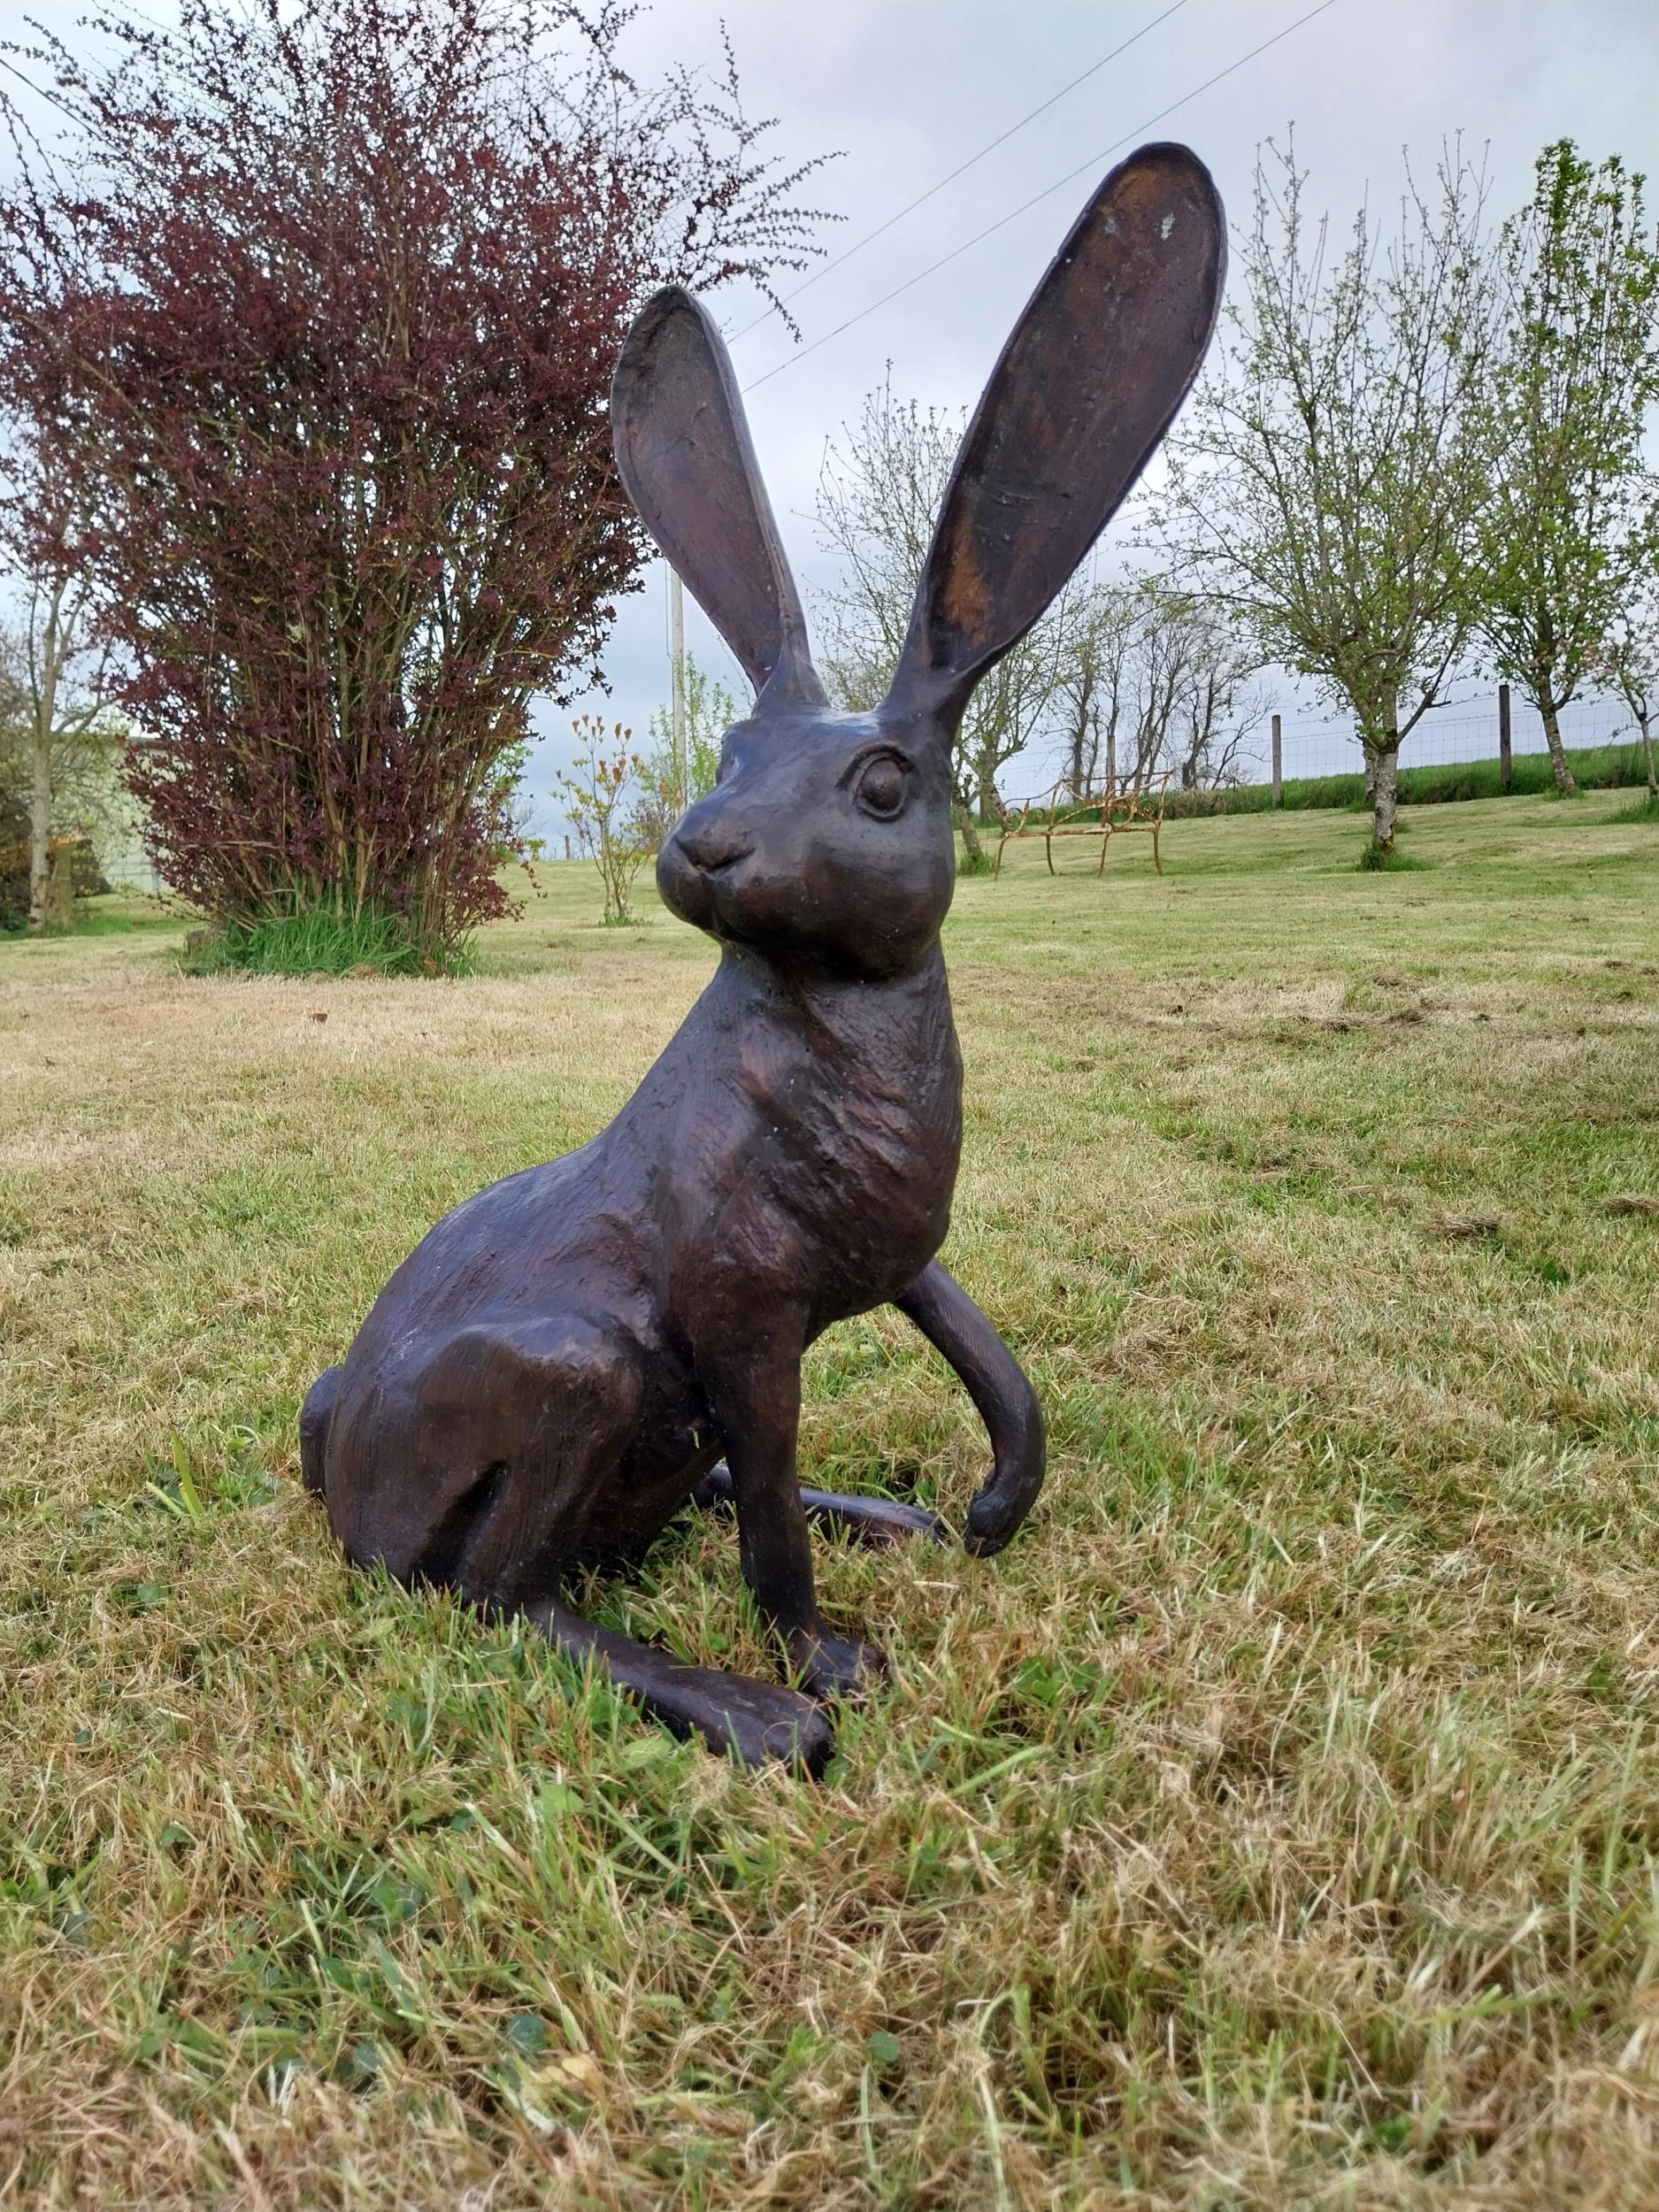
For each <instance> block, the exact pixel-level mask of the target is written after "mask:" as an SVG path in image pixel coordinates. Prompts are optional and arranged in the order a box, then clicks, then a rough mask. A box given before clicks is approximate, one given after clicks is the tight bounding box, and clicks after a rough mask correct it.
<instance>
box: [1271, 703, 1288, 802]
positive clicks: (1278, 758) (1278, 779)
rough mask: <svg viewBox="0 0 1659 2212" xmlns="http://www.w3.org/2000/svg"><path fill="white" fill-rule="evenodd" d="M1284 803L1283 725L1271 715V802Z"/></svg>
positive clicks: (1277, 718) (1277, 717)
mask: <svg viewBox="0 0 1659 2212" xmlns="http://www.w3.org/2000/svg"><path fill="white" fill-rule="evenodd" d="M1284 803H1285V725H1284V723H1283V721H1282V720H1281V719H1280V718H1279V716H1278V715H1275V716H1274V717H1273V804H1274V805H1275V806H1283V805H1284Z"/></svg>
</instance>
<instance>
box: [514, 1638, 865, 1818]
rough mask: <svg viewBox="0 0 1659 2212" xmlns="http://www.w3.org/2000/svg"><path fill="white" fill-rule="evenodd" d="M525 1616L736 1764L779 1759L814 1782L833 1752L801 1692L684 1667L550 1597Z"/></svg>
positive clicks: (827, 1730) (827, 1731)
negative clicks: (572, 1610) (597, 1625)
mask: <svg viewBox="0 0 1659 2212" xmlns="http://www.w3.org/2000/svg"><path fill="white" fill-rule="evenodd" d="M524 1617H525V1618H526V1620H527V1621H529V1622H530V1623H531V1624H532V1625H533V1626H534V1627H536V1628H538V1629H540V1630H541V1633H542V1634H543V1635H544V1636H545V1637H547V1639H548V1640H549V1642H550V1643H552V1644H554V1645H555V1646H556V1647H557V1648H558V1649H559V1650H560V1651H562V1652H563V1653H564V1654H565V1656H566V1657H567V1658H570V1659H574V1660H576V1661H577V1662H579V1663H582V1662H587V1661H589V1660H591V1661H592V1662H593V1663H595V1665H596V1666H599V1667H601V1668H603V1671H604V1672H605V1673H606V1674H608V1675H609V1676H610V1678H611V1681H612V1682H614V1683H615V1684H616V1686H617V1687H618V1689H619V1690H621V1691H623V1692H624V1693H625V1694H626V1695H627V1696H629V1697H631V1698H633V1699H634V1701H635V1702H636V1703H638V1704H640V1705H641V1706H643V1708H644V1709H645V1710H646V1711H647V1712H648V1713H650V1714H652V1715H653V1716H654V1717H656V1718H657V1719H658V1720H660V1721H662V1722H663V1723H664V1724H665V1725H666V1726H667V1727H669V1728H670V1729H672V1731H673V1732H674V1734H675V1735H677V1736H689V1735H693V1734H695V1735H699V1736H701V1737H702V1738H703V1740H704V1741H705V1742H706V1743H707V1744H708V1745H709V1746H710V1749H712V1750H715V1751H722V1752H724V1753H725V1754H726V1756H727V1757H728V1758H732V1759H735V1760H736V1761H737V1763H739V1765H741V1766H746V1767H758V1766H765V1765H768V1764H770V1763H772V1762H773V1761H775V1760H781V1761H782V1762H783V1763H785V1764H786V1765H788V1766H793V1767H797V1768H799V1769H801V1770H803V1771H804V1772H805V1773H807V1774H810V1775H812V1776H814V1777H817V1776H818V1775H820V1774H822V1773H823V1771H824V1770H825V1768H826V1766H827V1765H828V1764H829V1762H830V1759H831V1757H832V1755H833V1753H834V1749H835V1737H834V1732H833V1730H832V1729H831V1727H830V1724H829V1723H828V1721H826V1719H825V1717H824V1716H823V1714H822V1713H820V1712H819V1710H818V1707H817V1706H816V1705H815V1704H814V1703H813V1702H812V1700H811V1699H810V1697H807V1696H803V1694H802V1693H801V1692H800V1691H798V1690H785V1689H780V1688H778V1687H777V1686H775V1685H773V1684H772V1683H770V1682H756V1681H753V1680H751V1679H750V1678H749V1676H747V1675H741V1674H719V1673H717V1672H716V1671H715V1670H714V1669H713V1668H711V1667H687V1666H684V1665H682V1664H681V1663H680V1661H679V1660H677V1659H671V1658H670V1657H669V1655H667V1653H666V1652H662V1651H653V1650H652V1649H651V1647H650V1646H649V1644H639V1643H635V1642H634V1639H633V1638H632V1637H631V1636H623V1635H619V1634H618V1632H616V1631H615V1630H614V1629H609V1628H595V1626H594V1625H593V1624H592V1622H591V1621H585V1620H583V1619H582V1618H581V1617H580V1614H577V1613H572V1612H570V1611H569V1610H568V1609H566V1608H565V1606H563V1605H561V1604H559V1603H558V1602H557V1601H555V1600H543V1601H541V1602H540V1603H538V1604H534V1605H528V1606H526V1607H525V1608H524Z"/></svg>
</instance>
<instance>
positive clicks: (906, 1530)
mask: <svg viewBox="0 0 1659 2212" xmlns="http://www.w3.org/2000/svg"><path fill="white" fill-rule="evenodd" d="M695 1498H696V1502H697V1503H698V1504H699V1505H700V1506H703V1507H705V1508H706V1507H716V1506H730V1505H733V1504H734V1503H735V1502H736V1496H735V1492H734V1490H733V1483H732V1476H731V1471H730V1469H729V1468H728V1467H727V1466H726V1462H725V1461H724V1460H722V1461H721V1462H720V1464H719V1465H718V1467H714V1468H711V1469H710V1471H709V1472H708V1473H707V1474H706V1475H705V1476H704V1477H703V1480H702V1481H701V1482H700V1483H699V1484H698V1485H697V1487H696V1491H695ZM801 1502H802V1504H803V1506H804V1507H805V1508H806V1517H807V1518H808V1520H809V1521H810V1522H811V1523H812V1525H814V1527H816V1528H823V1529H828V1530H829V1531H830V1532H832V1533H833V1534H834V1535H837V1536H845V1537H846V1538H848V1540H849V1541H850V1542H852V1543H855V1544H868V1545H872V1546H886V1545H889V1544H900V1543H903V1542H904V1541H905V1540H907V1539H908V1538H910V1537H912V1536H925V1537H926V1538H927V1539H928V1540H929V1541H930V1542H932V1543H935V1544H949V1543H950V1542H952V1541H953V1539H952V1537H951V1533H950V1531H949V1528H948V1527H947V1526H946V1525H945V1523H944V1522H943V1521H941V1519H940V1517H939V1516H938V1514H936V1513H929V1512H928V1511H927V1509H926V1507H924V1506H919V1505H904V1504H902V1503H901V1502H899V1500H898V1499H896V1498H860V1497H854V1496H850V1495H849V1494H847V1493H846V1492H844V1491H840V1490H809V1489H808V1488H807V1487H806V1486H805V1484H804V1483H803V1485H802V1486H801Z"/></svg>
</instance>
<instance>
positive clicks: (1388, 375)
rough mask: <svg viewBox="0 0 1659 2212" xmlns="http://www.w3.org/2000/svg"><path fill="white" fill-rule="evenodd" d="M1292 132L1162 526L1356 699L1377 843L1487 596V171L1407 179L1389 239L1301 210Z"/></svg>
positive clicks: (1456, 169)
mask: <svg viewBox="0 0 1659 2212" xmlns="http://www.w3.org/2000/svg"><path fill="white" fill-rule="evenodd" d="M1305 183H1306V176H1305V173H1304V172H1302V171H1301V170H1299V169H1298V168H1297V166H1296V164H1295V157H1294V146H1291V145H1288V144H1287V145H1286V149H1285V150H1283V151H1282V152H1281V151H1280V150H1279V148H1277V147H1276V146H1274V145H1273V143H1272V142H1271V141H1269V142H1268V145H1267V147H1266V149H1265V150H1264V153H1263V155H1262V156H1258V158H1257V163H1256V190H1255V198H1254V203H1253V208H1252V219H1251V224H1250V228H1249V231H1248V234H1247V235H1246V236H1245V238H1244V239H1243V242H1242V245H1241V250H1240V261H1241V272H1240V273H1241V275H1242V280H1243V281H1242V285H1241V287H1240V290H1239V291H1238V292H1236V293H1235V295H1234V296H1233V299H1232V301H1231V302H1230V303H1229V306H1228V308H1227V310H1226V311H1225V316H1224V319H1223V326H1222V333H1221V337H1220V340H1219V342H1218V343H1217V346H1216V347H1215V348H1214V349H1212V351H1211V354H1210V366H1209V368H1208V369H1207V371H1206V373H1205V375H1204V377H1203V379H1202V381H1201V383H1200V385H1199V387H1198V388H1197V390H1196V392H1195V393H1194V397H1193V400H1192V401H1191V403H1189V405H1188V407H1187V410H1186V411H1185V412H1184V413H1183V414H1182V415H1181V416H1180V417H1179V419H1177V421H1176V424H1175V426H1174V428H1173V430H1172V431H1171V434H1170V435H1169V437H1168V439H1167V440H1166V441H1165V444H1164V453H1165V456H1166V457H1167V468H1166V471H1165V474H1164V481H1163V485H1162V488H1160V489H1159V490H1157V491H1155V492H1154V493H1153V494H1152V495H1151V496H1150V500H1149V505H1150V510H1151V512H1152V516H1153V518H1154V521H1153V534H1154V535H1155V537H1156V540H1157V541H1158V542H1159V544H1160V545H1161V546H1162V547H1163V548H1164V550H1165V552H1166V553H1167V554H1168V555H1169V556H1170V557H1171V558H1172V560H1173V563H1174V565H1176V567H1177V568H1178V569H1179V570H1180V571H1182V572H1184V573H1186V574H1187V576H1189V577H1190V579H1191V580H1192V584H1193V587H1194V589H1196V590H1197V591H1199V592H1200V593H1202V595H1203V596H1204V597H1206V598H1208V599H1210V600H1213V601H1215V602H1217V603H1219V604H1221V605H1223V606H1225V607H1227V608H1229V609H1230V610H1232V611H1233V613H1234V614H1235V615H1236V616H1237V617H1238V618H1240V622H1241V624H1242V625H1243V626H1245V627H1246V628H1247V629H1248V632H1249V633H1250V634H1251V635H1252V637H1253V640H1254V643H1255V646H1256V651H1257V653H1258V655H1259V657H1260V658H1261V659H1262V660H1263V661H1269V660H1279V661H1283V662H1285V663H1286V664H1288V665H1289V666H1290V667H1292V668H1294V669H1295V670H1297V671H1298V672H1300V673H1302V674H1303V675H1307V676H1310V677H1312V678H1314V679H1315V680H1317V682H1318V683H1319V684H1320V685H1321V686H1322V687H1324V688H1325V690H1326V691H1327V692H1328V693H1330V694H1331V695H1333V696H1334V697H1335V698H1337V699H1339V700H1340V701H1341V702H1343V703H1345V704H1346V705H1347V706H1348V708H1349V709H1350V710H1351V711H1352V713H1353V715H1354V717H1355V718H1356V722H1357V725H1358V728H1359V733H1360V740H1361V743H1362V744H1363V748H1364V750H1365V755H1366V760H1367V764H1368V766H1369V767H1370V769H1371V772H1372V785H1373V805H1374V821H1373V833H1372V848H1371V850H1372V854H1373V856H1375V857H1377V858H1379V859H1386V857H1387V856H1389V855H1390V854H1391V853H1392V851H1393V849H1394V819H1395V803H1396V791H1395V774H1396V769H1397V766H1398V763H1399V757H1400V747H1401V744H1402V741H1403V740H1404V739H1405V737H1406V736H1407V735H1408V734H1409V732H1410V731H1411V730H1412V729H1413V728H1414V727H1415V726H1416V724H1417V720H1418V719H1419V718H1420V717H1421V716H1422V715H1423V714H1424V713H1425V711H1426V710H1427V709H1428V708H1429V707H1431V706H1432V705H1433V704H1434V703H1435V701H1436V700H1437V699H1438V698H1439V697H1440V695H1441V693H1442V691H1443V689H1444V687H1445V684H1446V681H1447V679H1448V675H1449V673H1450V672H1451V671H1452V669H1453V667H1454V665H1455V663H1456V662H1457V660H1458V659H1459V657H1460V656H1461V655H1462V654H1463V650H1464V648H1465V645H1466V643H1467V641H1468V639H1469V636H1470V634H1471V626H1472V624H1473V622H1474V620H1475V618H1476V614H1477V612H1478V610H1479V575H1478V571H1477V563H1476V551H1477V543H1478V536H1479V529H1478V526H1479V518H1480V514H1481V509H1482V503H1483V501H1484V499H1485V496H1486V469H1485V457H1486V448H1485V444H1484V439H1485V436H1486V420H1485V411H1484V410H1483V408H1482V406H1481V404H1480V403H1481V401H1482V399H1483V397H1484V388H1485V383H1486V376H1487V373H1488V369H1489V364H1490V357H1491V352H1492V342H1493V324H1494V315H1493V304H1492V303H1493V291H1494V286H1493V275H1492V265H1491V255H1490V252H1489V251H1488V250H1487V246H1486V239H1485V234H1484V230H1483V215H1482V210H1483V204H1484V198H1485V185H1484V180H1483V179H1482V178H1481V177H1480V176H1479V175H1478V174H1476V173H1472V172H1471V169H1470V168H1469V166H1468V165H1466V164H1465V163H1464V162H1463V160H1462V158H1461V157H1459V156H1457V155H1456V154H1455V153H1454V154H1450V155H1448V156H1447V157H1445V158H1444V159H1443V160H1442V162H1441V165H1440V170H1439V173H1438V194H1437V196H1436V199H1435V202H1434V204H1432V205H1431V204H1429V202H1427V201H1426V200H1425V198H1424V197H1423V196H1422V195H1421V194H1420V193H1419V192H1418V190H1417V188H1416V186H1415V185H1414V184H1409V186H1408V190H1407V192H1406V195H1405V196H1404V199H1403V201H1402V207H1401V217H1400V225H1399V229H1398V231H1397V233H1396V234H1394V237H1393V239H1392V240H1391V242H1390V243H1389V244H1388V246H1387V248H1386V250H1384V249H1383V247H1382V244H1381V242H1380V240H1379V234H1378V232H1377V229H1376V227H1375V226H1374V225H1373V223H1372V221H1371V217H1370V214H1369V212H1368V211H1366V210H1365V209H1363V208H1362V209H1361V210H1360V211H1359V213H1358V215H1357V216H1356V219H1355V223H1354V227H1353V232H1352V235H1351V238H1350V240H1349V242H1348V247H1347V249H1346V250H1345V251H1344V252H1342V253H1341V254H1340V256H1333V255H1332V254H1331V253H1330V251H1329V240H1328V227H1327V223H1326V221H1325V219H1319V220H1317V221H1315V220H1313V219H1310V216H1309V215H1308V213H1307V211H1306V208H1305V205H1304V200H1303V190H1304V186H1305Z"/></svg>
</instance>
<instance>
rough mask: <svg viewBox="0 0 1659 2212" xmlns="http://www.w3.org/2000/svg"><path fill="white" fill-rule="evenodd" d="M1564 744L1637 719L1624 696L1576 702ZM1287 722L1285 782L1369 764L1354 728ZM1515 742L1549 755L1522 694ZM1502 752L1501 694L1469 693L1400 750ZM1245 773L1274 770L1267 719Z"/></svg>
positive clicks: (1249, 778)
mask: <svg viewBox="0 0 1659 2212" xmlns="http://www.w3.org/2000/svg"><path fill="white" fill-rule="evenodd" d="M1560 720H1561V733H1562V738H1563V741H1564V742H1565V743H1566V745H1567V746H1568V747H1569V748H1571V749H1573V750H1577V749H1579V748H1580V747H1585V746H1592V745H1611V744H1614V743H1616V742H1619V741H1624V740H1628V739H1630V738H1631V737H1632V736H1633V735H1634V734H1635V721H1634V718H1633V717H1632V714H1631V712H1630V710H1629V709H1628V708H1627V707H1626V706H1625V705H1624V702H1623V700H1621V699H1614V698H1606V697H1594V698H1586V699H1575V700H1574V701H1573V702H1572V703H1571V706H1567V707H1563V709H1562V711H1561V717H1560ZM1282 721H1283V754H1284V772H1285V778H1286V781H1287V782H1288V781H1291V780H1296V779H1300V778H1303V777H1312V776H1340V775H1351V774H1355V773H1356V772H1358V771H1359V770H1360V769H1361V768H1363V765H1364V761H1363V755H1362V754H1361V751H1360V744H1359V739H1358V737H1357V736H1356V733H1355V732H1354V731H1353V730H1352V728H1344V727H1343V726H1342V725H1341V724H1340V723H1336V722H1331V721H1314V720H1310V719H1307V718H1299V719H1296V720H1293V719H1292V718H1291V717H1290V716H1289V715H1288V714H1286V715H1285V716H1284V717H1282ZM1510 730H1511V740H1510V741H1511V747H1512V749H1513V751H1514V753H1515V755H1516V757H1517V758H1518V757H1522V756H1525V755H1527V754H1532V753H1545V752H1547V751H1548V745H1547V744H1546V742H1545V738H1544V725H1543V721H1542V718H1540V715H1539V713H1538V710H1537V709H1536V708H1534V707H1532V705H1530V704H1529V703H1527V702H1526V701H1525V700H1524V699H1522V698H1521V697H1519V696H1518V695H1514V694H1512V695H1511V701H1510ZM1497 757H1498V698H1497V693H1496V692H1495V690H1494V692H1492V693H1491V694H1489V695H1486V696H1484V697H1482V696H1480V695H1474V696H1470V695H1463V696H1462V697H1459V698H1458V699H1456V700H1454V701H1452V702H1451V703H1448V705H1447V706H1445V707H1441V708H1432V709H1431V710H1429V712H1428V713H1427V714H1425V716H1424V717H1423V718H1422V720H1421V721H1420V722H1419V723H1418V724H1417V727H1416V728H1415V729H1414V730H1413V731H1412V733H1411V734H1410V736H1409V737H1408V738H1407V740H1406V741H1405V743H1404V744H1403V745H1402V748H1401V750H1400V764H1401V766H1402V768H1438V767H1443V766H1450V765H1452V764H1455V763H1457V762H1461V761H1477V760H1492V761H1495V760H1496V759H1497ZM1238 768H1239V772H1240V775H1241V776H1242V779H1243V780H1244V781H1245V782H1247V783H1266V782H1268V781H1269V780H1270V779H1271V775H1272V738H1271V726H1270V724H1269V722H1268V721H1267V720H1266V719H1265V718H1263V721H1262V723H1261V724H1260V726H1257V727H1256V728H1254V729H1252V730H1251V731H1249V732H1248V734H1247V736H1246V738H1245V741H1244V743H1243V744H1242V745H1241V746H1240V750H1239V757H1238Z"/></svg>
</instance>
